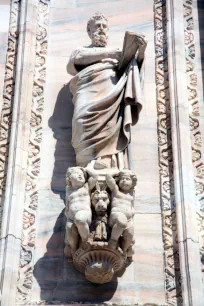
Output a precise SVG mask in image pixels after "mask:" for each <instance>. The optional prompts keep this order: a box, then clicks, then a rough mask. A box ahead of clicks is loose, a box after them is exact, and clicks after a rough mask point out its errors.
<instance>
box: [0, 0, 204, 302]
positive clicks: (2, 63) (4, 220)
mask: <svg viewBox="0 0 204 306" xmlns="http://www.w3.org/2000/svg"><path fill="white" fill-rule="evenodd" d="M1 2H2V3H0V25H1V27H0V46H1V51H2V52H1V54H0V111H1V124H0V194H1V202H0V207H1V211H0V219H1V229H0V233H1V240H0V280H1V286H0V288H1V304H2V306H7V305H8V306H10V305H12V306H14V305H44V304H45V305H53V304H54V305H70V304H72V303H76V304H79V305H81V303H86V304H87V305H96V304H97V305H98V304H101V305H103V304H104V303H110V304H111V303H112V304H118V305H120V304H121V305H123V304H124V305H144V306H145V305H146V306H153V305H161V306H164V305H168V306H170V305H175V306H181V305H183V306H192V305H193V306H202V305H204V300H203V288H204V287H203V282H202V273H203V263H204V255H203V254H204V243H203V236H204V235H203V228H204V225H203V224H204V221H203V220H204V206H203V195H204V177H203V167H204V166H203V165H204V164H203V144H202V139H203V133H204V130H203V126H204V125H203V110H204V108H203V81H202V64H201V59H202V56H203V50H204V49H203V46H202V40H203V22H202V14H203V9H204V8H203V4H202V1H195V0H172V1H167V0H166V1H162V0H154V1H153V0H146V1H136V0H99V1H94V0H66V1H65V0H60V1H57V0H11V1H10V2H9V1H6V0H3V1H1ZM197 2H198V3H197ZM96 11H100V12H102V13H103V14H104V15H105V16H106V17H107V18H108V20H109V27H110V32H109V42H108V45H109V46H110V47H114V48H121V49H122V45H123V39H124V33H125V32H126V31H131V32H141V33H143V34H144V35H145V37H146V39H147V40H148V45H147V49H146V53H145V60H144V76H143V77H144V84H143V95H144V99H143V109H142V111H141V114H140V119H139V121H138V123H137V124H136V125H135V126H134V127H133V128H132V133H131V148H130V149H131V152H130V155H131V166H132V168H133V169H134V172H135V173H136V175H137V179H138V182H137V188H136V194H135V207H134V209H135V217H134V239H135V244H134V251H135V253H134V255H133V261H132V262H131V263H130V264H129V265H128V266H127V267H126V269H124V270H121V271H119V272H118V273H116V274H115V275H114V276H113V278H112V280H111V281H110V282H109V283H106V284H93V283H91V282H89V281H88V280H87V279H86V278H85V276H84V275H83V274H82V273H80V272H79V271H77V270H76V269H75V267H74V265H73V263H69V262H68V261H67V258H66V256H65V255H64V247H65V244H64V238H65V223H66V218H65V215H64V210H65V185H66V181H65V178H66V171H67V168H69V167H75V166H76V159H75V153H74V150H73V148H72V144H71V137H72V117H73V110H74V106H73V104H72V95H71V92H70V89H69V83H70V80H71V76H70V75H69V74H68V73H67V71H66V66H67V63H68V62H69V59H70V55H71V52H72V51H73V50H75V49H77V48H79V47H80V46H88V45H89V44H90V40H89V37H88V35H87V32H86V23H87V20H88V19H89V18H90V17H91V16H92V15H93V14H94V13H95V12H96ZM200 43H201V44H200ZM200 46H201V48H200Z"/></svg>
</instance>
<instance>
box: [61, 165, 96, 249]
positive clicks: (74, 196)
mask: <svg viewBox="0 0 204 306" xmlns="http://www.w3.org/2000/svg"><path fill="white" fill-rule="evenodd" d="M88 175H89V179H88V182H87V176H88ZM97 178H98V177H97V174H96V173H95V172H94V170H93V169H88V168H86V169H84V168H81V167H72V168H68V170H67V175H66V209H65V215H66V217H67V222H66V237H65V244H66V245H69V246H70V248H71V253H72V254H73V253H74V252H75V251H76V249H77V247H78V242H79V236H80V237H81V240H82V242H86V241H87V240H88V237H89V233H90V232H89V226H90V224H91V220H92V211H91V198H90V191H91V190H92V189H93V187H94V186H95V185H96V182H97ZM65 252H66V251H65Z"/></svg>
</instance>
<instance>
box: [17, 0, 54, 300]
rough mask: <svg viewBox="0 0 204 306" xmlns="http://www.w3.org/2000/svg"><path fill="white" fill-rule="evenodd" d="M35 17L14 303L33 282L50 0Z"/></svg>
mask: <svg viewBox="0 0 204 306" xmlns="http://www.w3.org/2000/svg"><path fill="white" fill-rule="evenodd" d="M37 20H38V23H37V32H36V54H35V56H36V58H35V72H34V80H33V97H32V106H31V119H30V137H29V152H28V164H27V177H26V187H25V203H24V214H23V228H22V245H21V254H20V265H19V280H18V284H17V296H16V303H17V304H25V303H27V302H28V300H29V298H30V295H29V294H30V291H31V288H32V282H33V261H32V259H33V252H34V247H35V238H36V212H37V207H38V179H39V174H40V149H41V142H42V113H43V108H44V86H45V80H46V56H47V46H48V26H49V25H48V22H49V0H40V1H39V4H38V14H37Z"/></svg>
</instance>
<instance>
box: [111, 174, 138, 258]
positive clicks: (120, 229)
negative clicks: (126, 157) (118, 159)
mask: <svg viewBox="0 0 204 306" xmlns="http://www.w3.org/2000/svg"><path fill="white" fill-rule="evenodd" d="M106 183H107V185H108V187H109V188H110V190H111V192H112V193H111V197H112V202H111V213H110V218H109V225H110V227H111V228H112V232H111V238H110V240H109V245H110V246H111V247H112V248H114V249H115V248H116V247H117V245H118V239H119V238H120V236H122V245H121V247H122V249H123V251H124V252H126V251H127V252H128V256H132V245H133V244H134V224H133V216H134V213H135V211H134V187H135V186H136V183H137V177H136V175H135V173H134V172H133V171H131V170H126V169H124V170H123V171H121V172H120V175H119V182H118V185H117V184H116V181H115V180H114V178H113V177H112V176H111V175H110V174H107V175H106Z"/></svg>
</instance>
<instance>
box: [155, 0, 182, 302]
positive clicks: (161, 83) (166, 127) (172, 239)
mask: <svg viewBox="0 0 204 306" xmlns="http://www.w3.org/2000/svg"><path fill="white" fill-rule="evenodd" d="M154 3H155V7H154V9H155V53H156V88H157V114H158V144H159V167H160V186H161V187H160V188H161V190H160V192H161V209H162V220H163V243H164V260H165V289H166V301H167V305H182V292H181V280H180V268H179V253H178V244H177V228H176V211H175V201H174V181H173V157H172V142H171V110H170V101H169V82H168V57H167V33H166V31H167V28H166V23H167V19H166V2H165V1H162V0H155V2H154Z"/></svg>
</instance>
